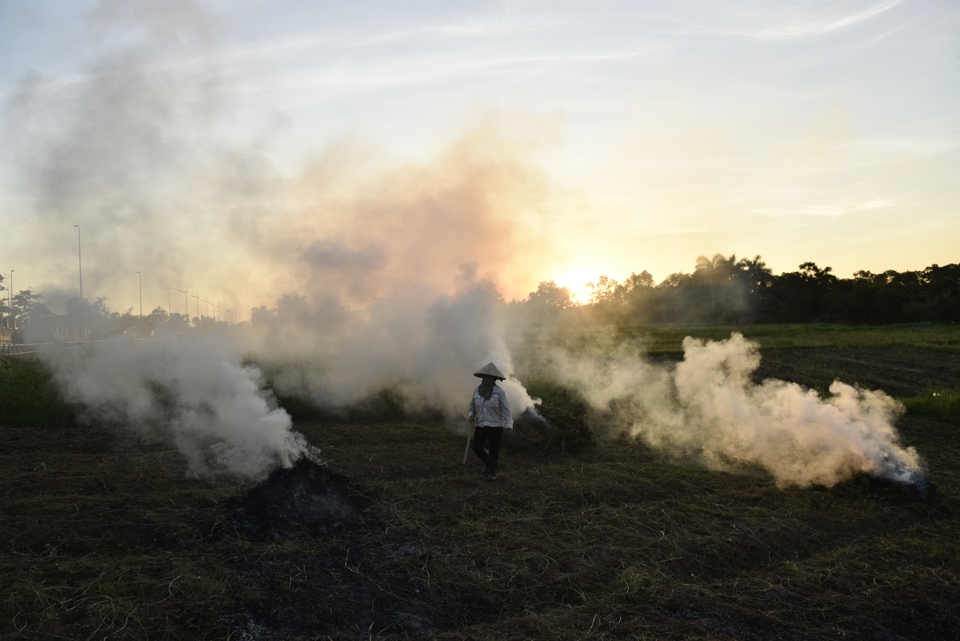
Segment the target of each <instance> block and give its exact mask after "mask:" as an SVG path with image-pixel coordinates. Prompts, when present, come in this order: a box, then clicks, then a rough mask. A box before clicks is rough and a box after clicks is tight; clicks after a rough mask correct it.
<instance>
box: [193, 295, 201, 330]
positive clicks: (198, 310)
mask: <svg viewBox="0 0 960 641" xmlns="http://www.w3.org/2000/svg"><path fill="white" fill-rule="evenodd" d="M193 297H194V298H196V299H197V322H198V323H199V322H200V294H194V295H193Z"/></svg>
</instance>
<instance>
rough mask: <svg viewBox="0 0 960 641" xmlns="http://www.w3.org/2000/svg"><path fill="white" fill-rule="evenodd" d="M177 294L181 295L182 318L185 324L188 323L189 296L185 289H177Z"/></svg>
mask: <svg viewBox="0 0 960 641" xmlns="http://www.w3.org/2000/svg"><path fill="white" fill-rule="evenodd" d="M177 291H178V292H180V293H181V294H183V317H184V318H186V319H187V323H188V324H189V323H190V301H189V300H187V297H188V296H189V294H188V293H187V290H185V289H178V290H177Z"/></svg>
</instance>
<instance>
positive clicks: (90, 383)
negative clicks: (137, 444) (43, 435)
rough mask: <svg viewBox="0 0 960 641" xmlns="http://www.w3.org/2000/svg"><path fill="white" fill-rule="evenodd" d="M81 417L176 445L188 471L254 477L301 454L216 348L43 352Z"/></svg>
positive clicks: (245, 370) (129, 344) (244, 371)
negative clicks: (79, 411) (184, 459)
mask: <svg viewBox="0 0 960 641" xmlns="http://www.w3.org/2000/svg"><path fill="white" fill-rule="evenodd" d="M45 355H46V359H47V363H48V365H49V366H50V368H51V370H52V371H53V373H54V376H55V378H56V381H57V383H58V384H59V385H60V387H61V389H62V390H63V392H64V395H65V396H66V398H67V400H68V401H71V402H73V403H76V404H77V405H78V406H79V407H80V408H81V420H83V421H86V422H101V423H106V424H109V425H114V426H118V427H122V428H130V429H135V430H137V431H139V432H141V433H142V434H144V435H149V436H153V437H159V438H162V439H163V440H165V441H167V442H169V443H172V444H174V445H176V447H177V449H179V451H180V452H181V453H182V454H183V455H184V456H185V457H186V460H187V462H188V465H189V473H190V474H191V475H193V476H207V475H211V474H217V473H228V474H231V475H235V476H239V477H244V478H252V479H259V478H262V477H264V476H265V475H266V474H267V473H269V471H270V470H272V469H273V468H274V467H276V466H278V465H282V466H285V467H289V466H290V465H291V464H292V463H293V462H294V461H295V460H296V459H298V458H300V457H301V456H304V455H306V454H309V449H310V448H309V447H308V445H307V443H306V441H305V439H304V438H303V436H302V435H300V434H298V433H297V432H294V431H292V430H291V420H290V416H289V415H288V414H287V413H286V412H285V411H284V410H282V409H280V408H278V407H276V405H275V403H274V402H273V399H272V398H271V396H270V394H268V393H267V392H265V391H264V390H263V388H262V386H261V380H260V372H259V371H258V370H257V369H256V368H253V367H248V366H244V365H242V364H241V363H240V361H239V359H238V358H237V357H236V356H235V355H234V354H233V353H232V351H231V350H229V349H228V348H227V347H226V345H225V344H223V343H221V342H219V341H215V340H211V339H207V340H204V341H191V340H182V339H177V338H172V337H158V338H155V339H152V340H150V341H139V342H138V341H134V340H133V339H130V338H127V337H125V336H119V337H115V338H112V339H109V340H106V341H101V342H99V343H97V344H95V345H93V346H91V347H90V348H89V349H87V350H83V351H60V352H46V353H45Z"/></svg>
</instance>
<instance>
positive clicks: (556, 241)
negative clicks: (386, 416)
mask: <svg viewBox="0 0 960 641" xmlns="http://www.w3.org/2000/svg"><path fill="white" fill-rule="evenodd" d="M131 6H132V5H129V4H126V3H122V2H116V1H115V0H99V1H98V0H84V1H81V2H74V3H69V6H68V5H64V4H63V3H60V2H54V1H52V0H47V1H44V2H33V1H31V2H26V1H20V0H15V1H14V2H6V3H4V4H3V8H2V9H0V36H2V37H0V52H2V54H3V59H4V61H5V64H4V65H3V69H2V71H0V90H2V91H3V94H4V100H5V103H4V104H5V109H4V111H3V123H2V126H3V132H4V140H5V144H4V149H3V152H2V156H0V203H2V204H3V208H2V213H0V216H2V222H3V229H4V233H3V234H2V237H0V255H2V256H3V257H4V259H5V260H6V261H7V265H6V267H4V269H9V268H15V269H16V273H17V280H18V282H19V283H21V284H22V285H23V286H30V287H33V288H35V289H37V290H42V291H44V292H46V294H45V295H46V296H48V300H49V301H50V303H51V304H53V305H54V306H57V305H59V304H62V302H63V301H64V300H66V299H67V298H68V297H69V296H70V295H72V294H73V293H74V282H75V281H76V274H75V273H74V268H75V263H76V260H75V257H74V256H72V255H71V252H72V251H73V249H74V245H75V244H76V238H75V236H76V229H75V228H74V225H80V227H81V228H82V229H83V234H84V236H83V239H84V243H85V248H86V249H85V256H84V260H85V261H86V264H85V267H86V269H87V270H88V273H87V274H85V276H84V283H85V289H87V290H88V291H89V292H90V293H91V295H95V296H103V297H106V298H107V299H108V300H110V301H111V305H112V306H115V307H117V308H120V309H125V308H127V307H132V306H134V305H135V304H136V303H137V289H136V283H135V280H136V279H135V278H134V277H133V276H136V273H137V272H142V281H143V298H144V305H146V306H147V307H148V308H152V307H154V306H157V305H163V306H167V304H168V289H174V288H175V289H177V290H182V289H184V288H187V289H189V290H190V291H199V292H201V293H202V294H205V295H209V296H211V297H216V298H217V299H222V301H224V302H225V303H226V304H228V305H231V306H233V307H235V308H237V309H243V310H249V309H250V308H252V307H255V306H258V305H263V304H266V305H273V304H274V303H275V302H276V300H278V298H279V297H280V296H282V295H284V294H296V295H303V296H306V297H307V298H308V299H310V300H315V301H318V300H323V299H324V297H325V296H328V295H329V296H335V297H336V299H337V300H341V301H345V303H346V304H348V305H350V306H363V305H367V304H370V303H371V302H372V301H375V300H377V299H379V298H381V297H383V296H384V295H386V294H387V293H388V292H392V291H395V290H396V288H402V287H420V286H423V287H429V288H431V289H434V290H438V291H448V292H449V291H453V290H454V289H455V288H456V287H457V286H458V282H461V281H462V279H463V278H464V277H466V275H471V277H476V278H489V279H491V280H492V281H493V282H495V283H497V284H498V286H499V287H500V289H501V292H502V294H503V296H504V297H505V298H507V299H515V298H520V299H522V298H523V297H524V296H526V295H527V294H528V293H529V292H531V291H534V290H535V289H536V287H537V285H538V283H540V282H542V281H550V280H553V281H555V282H556V283H558V284H561V285H563V286H565V287H568V288H569V289H570V290H571V292H572V294H573V295H574V297H575V298H576V300H577V301H578V302H585V301H587V300H588V299H589V294H590V292H589V290H588V289H587V288H586V287H585V283H587V282H589V281H593V280H596V278H597V277H598V276H600V275H607V276H609V277H611V278H613V279H616V280H618V281H621V280H623V279H625V278H627V277H628V276H629V274H630V273H631V272H641V271H644V270H648V271H649V272H650V273H651V274H652V275H653V277H654V279H655V280H656V281H657V282H660V281H662V280H663V279H664V278H666V277H667V276H668V275H669V274H671V273H674V272H690V271H691V270H692V269H693V267H694V265H695V263H696V259H697V257H698V256H701V255H705V256H712V255H714V254H717V253H721V254H724V255H728V256H729V255H733V254H736V255H737V256H751V257H752V256H756V255H760V256H762V257H763V258H764V260H765V261H766V262H767V264H768V265H769V266H770V268H771V269H772V270H773V271H774V272H776V273H781V272H785V271H791V270H796V269H797V267H798V265H799V264H800V263H802V262H806V261H813V262H815V263H817V264H819V265H821V266H831V267H832V268H833V270H834V273H836V274H838V275H841V276H850V275H852V274H853V273H854V272H855V271H857V270H862V269H866V270H872V271H884V270H887V269H895V270H915V269H922V268H924V267H926V266H928V265H930V264H933V263H941V264H946V263H951V262H955V261H957V259H958V257H960V256H958V253H957V247H960V217H958V216H957V211H958V210H960V190H958V189H957V186H956V176H957V175H960V121H958V119H957V115H956V114H957V113H960V84H958V83H957V78H960V68H958V67H960V58H958V56H957V51H956V34H957V33H958V32H960V7H958V5H957V4H956V3H952V2H947V1H946V0H931V1H929V2H923V3H908V2H901V1H899V0H891V1H886V0H884V1H881V0H851V1H849V2H840V3H837V2H811V3H799V4H797V3H787V4H784V3H782V2H759V3H756V2H751V3H747V2H733V3H718V4H708V5H704V4H702V3H691V2H653V3H641V4H637V3H623V2H614V1H611V2H606V1H605V2H600V3H593V2H591V3H585V2H572V3H562V4H557V3H551V2H527V3H515V2H493V3H491V2H468V3H466V4H463V3H459V4H457V5H450V4H447V3H437V2H430V1H427V2H414V3H412V4H410V3H407V4H404V5H402V7H401V5H395V4H393V3H380V2H374V3H372V4H369V3H368V4H367V5H365V8H362V9H361V8H359V7H352V8H351V7H348V6H346V5H327V4H317V3H308V2H299V1H295V0H285V1H283V2H280V3H267V2H263V1H262V0H250V1H248V2H245V3H243V8H242V10H238V9H237V7H236V6H235V5H234V4H233V3H227V2H224V1H222V0H211V1H210V2H199V1H195V0H177V1H176V2H162V1H160V0H145V1H144V2H140V3H137V6H138V7H140V8H139V9H137V10H133V9H131V8H130V7H131ZM131 275H133V276H131Z"/></svg>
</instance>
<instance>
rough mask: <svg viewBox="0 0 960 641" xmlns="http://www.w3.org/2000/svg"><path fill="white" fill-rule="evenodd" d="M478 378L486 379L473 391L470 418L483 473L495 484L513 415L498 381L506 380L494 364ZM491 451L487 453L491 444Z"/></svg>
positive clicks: (488, 364)
mask: <svg viewBox="0 0 960 641" xmlns="http://www.w3.org/2000/svg"><path fill="white" fill-rule="evenodd" d="M474 376H476V377H478V378H480V379H482V380H481V383H480V385H479V386H477V389H475V390H473V398H472V399H471V400H470V410H469V411H468V412H467V416H468V417H469V419H470V422H471V423H473V425H474V426H475V429H474V432H473V452H474V454H476V455H477V456H478V457H479V458H480V460H481V461H483V465H484V468H483V474H484V475H485V476H486V477H487V478H488V479H489V480H491V481H495V480H497V459H498V458H499V456H500V440H501V439H502V438H503V430H505V429H507V430H512V429H513V416H512V415H511V414H510V404H509V403H508V402H507V395H506V393H505V392H504V391H503V389H502V388H500V387H497V380H498V379H499V380H501V381H502V380H505V378H506V377H505V376H504V375H503V373H502V372H501V371H500V370H499V369H497V366H496V365H494V364H493V363H487V364H486V365H484V366H483V367H482V368H480V370H479V371H477V372H476V373H475V374H474ZM488 440H489V441H490V450H489V452H488V451H487V450H486V448H485V446H486V444H487V441H488Z"/></svg>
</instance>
